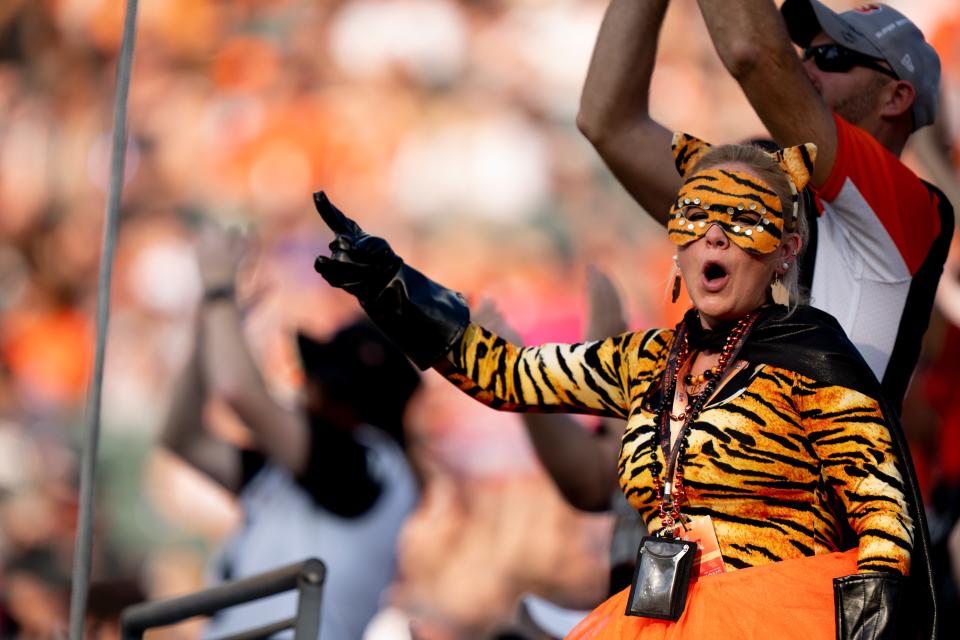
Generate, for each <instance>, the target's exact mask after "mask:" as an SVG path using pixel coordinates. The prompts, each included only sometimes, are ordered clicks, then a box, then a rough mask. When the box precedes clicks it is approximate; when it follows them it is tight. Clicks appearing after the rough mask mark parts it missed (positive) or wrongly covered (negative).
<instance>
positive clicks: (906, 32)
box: [780, 0, 940, 130]
mask: <svg viewBox="0 0 960 640" xmlns="http://www.w3.org/2000/svg"><path fill="white" fill-rule="evenodd" d="M780 11H781V13H782V14H783V18H784V20H785V21H786V23H787V30H788V31H789V32H790V38H791V39H792V40H793V41H794V42H796V43H797V44H798V45H800V46H801V47H807V46H809V45H810V41H811V40H813V38H814V36H816V35H817V34H818V33H820V32H821V31H823V32H824V33H825V34H827V35H828V36H830V37H831V38H833V39H834V40H835V41H836V42H837V44H841V45H843V46H845V47H847V48H848V49H852V50H853V51H857V52H859V53H862V54H864V55H868V56H871V57H873V58H879V59H881V60H885V61H886V62H887V63H888V64H889V65H890V66H891V67H892V68H893V70H894V72H895V73H896V74H897V76H898V77H899V78H900V79H901V80H906V81H907V82H909V83H910V84H912V85H913V88H914V91H915V92H916V100H915V101H914V103H913V128H914V130H916V129H919V128H920V127H925V126H927V125H928V124H931V123H932V122H933V119H934V118H935V117H936V115H937V103H938V102H939V99H940V58H939V56H937V52H936V51H935V50H934V48H933V47H931V46H930V45H929V44H928V43H927V41H926V40H925V39H924V37H923V33H921V31H920V29H918V28H917V25H915V24H913V22H911V21H910V19H909V18H907V17H906V16H904V15H903V14H902V13H900V12H899V11H897V10H896V9H893V8H891V7H889V6H887V5H885V4H865V5H862V6H860V7H857V8H856V9H850V10H849V11H844V12H843V13H836V12H834V11H833V10H831V9H830V8H828V7H827V6H825V5H824V4H823V3H822V2H817V0H786V2H784V3H783V6H782V7H780Z"/></svg>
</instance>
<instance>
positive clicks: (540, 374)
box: [438, 323, 639, 418]
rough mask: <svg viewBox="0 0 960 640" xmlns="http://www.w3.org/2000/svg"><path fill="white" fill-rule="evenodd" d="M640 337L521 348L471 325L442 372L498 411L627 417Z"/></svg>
mask: <svg viewBox="0 0 960 640" xmlns="http://www.w3.org/2000/svg"><path fill="white" fill-rule="evenodd" d="M638 335H639V334H633V333H626V334H623V335H620V336H614V337H612V338H607V339H605V340H599V341H595V342H585V343H578V344H545V345H541V346H537V347H518V346H516V345H514V344H511V343H509V342H507V341H506V340H504V339H503V338H501V337H500V336H498V335H496V334H494V333H492V332H490V331H488V330H486V329H484V328H483V327H480V326H478V325H475V324H472V323H471V324H470V325H469V326H468V327H467V330H466V331H465V332H464V335H463V337H462V338H461V340H460V342H459V344H457V345H456V346H454V348H453V349H452V350H451V351H450V353H449V354H448V355H447V360H446V361H445V363H444V366H440V367H438V370H439V371H440V373H442V374H443V375H444V376H445V377H446V378H447V379H448V380H450V381H451V382H453V383H454V384H455V385H457V387H459V388H460V389H461V390H462V391H464V392H465V393H467V394H469V395H471V396H472V397H474V398H475V399H477V400H478V401H480V402H482V403H483V404H486V405H488V406H490V407H493V408H494V409H500V410H504V411H518V412H527V411H538V412H566V413H590V414H596V415H603V416H609V417H617V418H626V417H627V413H628V409H627V393H626V391H625V389H626V368H625V366H624V355H623V354H624V349H625V345H631V344H634V343H635V342H636V336H638Z"/></svg>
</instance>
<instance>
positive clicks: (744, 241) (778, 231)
mask: <svg viewBox="0 0 960 640" xmlns="http://www.w3.org/2000/svg"><path fill="white" fill-rule="evenodd" d="M781 208H782V207H781V206H780V198H779V197H778V196H777V194H776V193H775V192H774V191H773V189H771V188H770V187H768V186H767V185H766V184H764V183H763V182H761V181H760V180H758V179H757V178H755V177H753V176H751V175H750V174H748V173H744V172H742V171H730V170H728V169H719V168H718V169H706V170H704V171H698V172H697V173H696V174H694V175H693V176H691V177H690V178H689V179H687V181H686V182H685V183H684V185H683V187H682V188H681V189H680V193H678V194H677V199H676V201H675V202H674V203H673V206H672V207H671V208H670V219H669V220H668V222H667V234H668V236H669V238H670V240H671V241H672V242H673V243H674V244H676V245H678V246H681V247H684V246H686V245H688V244H690V243H691V242H696V241H697V240H699V239H700V238H702V237H703V236H704V234H706V233H707V230H708V229H709V228H710V227H711V226H712V225H714V224H718V225H720V228H721V229H723V232H724V233H726V234H727V237H728V238H730V241H731V242H733V243H734V244H735V245H737V246H738V247H740V248H741V249H743V250H744V251H746V252H748V253H770V252H772V251H774V250H775V249H776V248H777V247H778V246H779V245H780V239H781V238H782V237H783V228H784V220H783V211H781Z"/></svg>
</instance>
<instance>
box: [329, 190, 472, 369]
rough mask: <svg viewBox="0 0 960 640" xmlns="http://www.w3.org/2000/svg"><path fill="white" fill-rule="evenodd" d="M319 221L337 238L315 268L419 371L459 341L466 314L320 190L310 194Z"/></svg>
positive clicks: (459, 302) (452, 295)
mask: <svg viewBox="0 0 960 640" xmlns="http://www.w3.org/2000/svg"><path fill="white" fill-rule="evenodd" d="M313 202H314V204H315V205H316V207H317V211H318V212H319V213H320V217H321V218H323V221H324V222H325V223H326V224H327V226H328V227H330V230H331V231H333V232H334V233H335V234H336V237H335V238H334V239H333V242H331V243H330V251H331V254H330V257H329V258H328V257H327V256H318V257H317V259H316V262H314V265H313V266H314V269H316V270H317V273H319V274H320V275H321V276H323V277H324V279H325V280H326V281H327V282H329V283H330V284H331V285H333V286H334V287H337V288H339V289H343V290H344V291H346V292H347V293H350V294H353V295H354V296H356V298H357V300H359V301H360V306H362V307H363V309H364V311H366V312H367V315H368V316H370V319H371V320H373V321H374V323H376V325H377V326H378V327H380V330H381V331H383V332H384V333H385V334H386V335H387V336H388V337H389V338H390V339H391V340H393V341H394V342H395V343H396V344H397V346H399V347H400V348H401V349H402V350H403V351H404V352H405V353H406V354H407V355H408V356H410V359H411V360H413V362H414V364H416V365H417V366H418V367H420V368H421V369H427V368H429V367H431V366H432V365H434V364H436V363H437V362H439V361H440V360H441V359H443V357H444V356H445V355H446V354H447V352H449V351H450V349H452V348H453V346H454V345H455V344H456V343H457V341H458V340H460V337H461V336H462V335H463V332H464V330H465V329H466V327H467V325H468V324H469V322H470V310H469V309H468V308H467V304H466V302H465V301H464V299H463V296H461V295H460V294H459V293H457V292H456V291H451V290H450V289H447V288H445V287H442V286H441V285H439V284H437V283H436V282H434V281H433V280H430V279H429V278H427V277H426V276H424V275H423V274H422V273H420V272H419V271H417V270H416V269H413V268H412V267H409V266H407V265H406V264H404V262H403V260H402V259H401V258H400V256H398V255H397V254H396V253H394V252H393V249H391V248H390V245H389V244H388V243H387V241H386V240H384V239H383V238H378V237H376V236H371V235H369V234H367V233H365V232H364V231H363V229H361V228H360V227H359V226H358V225H357V223H356V222H354V221H353V220H351V219H350V218H348V217H347V216H345V215H344V214H343V212H341V211H340V210H339V209H337V208H336V207H335V206H333V204H332V203H331V202H330V200H328V199H327V196H326V194H324V193H323V192H322V191H320V192H318V193H315V194H313Z"/></svg>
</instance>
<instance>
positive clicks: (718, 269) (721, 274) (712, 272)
mask: <svg viewBox="0 0 960 640" xmlns="http://www.w3.org/2000/svg"><path fill="white" fill-rule="evenodd" d="M703 277H704V278H705V279H706V280H707V282H713V281H715V280H720V279H722V278H726V277H727V270H726V269H724V268H723V267H722V266H720V265H719V264H717V263H716V262H712V263H709V264H707V265H706V267H705V268H704V269H703Z"/></svg>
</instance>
